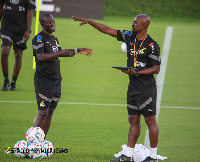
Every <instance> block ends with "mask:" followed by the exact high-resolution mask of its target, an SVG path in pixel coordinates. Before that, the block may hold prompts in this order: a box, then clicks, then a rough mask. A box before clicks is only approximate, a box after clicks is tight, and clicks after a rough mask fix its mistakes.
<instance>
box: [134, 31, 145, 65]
mask: <svg viewBox="0 0 200 162" xmlns="http://www.w3.org/2000/svg"><path fill="white" fill-rule="evenodd" d="M146 38H147V35H146V37H145V38H144V39H143V40H142V43H141V44H140V47H139V49H138V50H137V52H136V51H135V44H136V37H135V42H134V67H136V66H137V64H136V61H137V55H138V53H139V50H140V49H141V47H142V44H143V42H144V41H145V39H146Z"/></svg>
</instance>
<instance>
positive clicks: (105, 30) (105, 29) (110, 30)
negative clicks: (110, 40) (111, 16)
mask: <svg viewBox="0 0 200 162" xmlns="http://www.w3.org/2000/svg"><path fill="white" fill-rule="evenodd" d="M88 23H89V24H90V25H92V26H93V27H94V28H96V29H97V30H99V31H100V32H102V33H105V34H108V35H111V36H113V37H117V30H115V29H113V28H111V27H109V26H107V25H105V24H101V23H97V22H95V21H92V20H89V22H88Z"/></svg>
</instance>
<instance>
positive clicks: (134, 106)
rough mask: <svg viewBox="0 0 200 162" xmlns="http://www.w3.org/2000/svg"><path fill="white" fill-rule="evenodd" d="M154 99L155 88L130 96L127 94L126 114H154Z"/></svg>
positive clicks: (155, 96) (145, 115)
mask: <svg viewBox="0 0 200 162" xmlns="http://www.w3.org/2000/svg"><path fill="white" fill-rule="evenodd" d="M129 90H130V87H129ZM156 99H157V89H156V88H154V89H151V90H147V91H145V92H140V93H136V94H133V95H132V96H130V95H127V110H128V115H136V114H142V115H143V116H144V117H148V116H153V115H156Z"/></svg>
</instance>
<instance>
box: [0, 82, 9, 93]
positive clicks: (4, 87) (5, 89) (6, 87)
mask: <svg viewBox="0 0 200 162" xmlns="http://www.w3.org/2000/svg"><path fill="white" fill-rule="evenodd" d="M9 87H10V83H9V82H4V84H3V87H2V88H1V90H2V91H7V90H8V88H9Z"/></svg>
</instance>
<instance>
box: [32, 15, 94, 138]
mask: <svg viewBox="0 0 200 162" xmlns="http://www.w3.org/2000/svg"><path fill="white" fill-rule="evenodd" d="M40 24H41V26H42V31H41V32H40V33H39V34H38V35H36V36H35V37H34V38H33V40H32V46H33V55H34V56H35V60H36V72H35V77H34V84H35V93H36V98H37V104H38V113H37V115H36V117H35V120H34V123H33V126H34V127H40V128H42V129H43V130H44V133H45V135H47V132H48V130H49V127H50V124H51V118H52V115H53V112H54V110H55V108H56V106H57V104H58V101H59V100H60V97H61V80H62V78H61V75H60V59H59V57H74V56H75V55H76V54H77V53H80V54H85V55H87V56H91V54H93V53H92V50H91V49H87V48H76V49H65V50H62V49H61V47H60V44H59V42H58V39H57V38H56V37H55V36H54V35H52V33H53V32H55V20H54V18H53V16H52V15H51V14H49V13H44V14H42V15H41V17H40Z"/></svg>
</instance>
